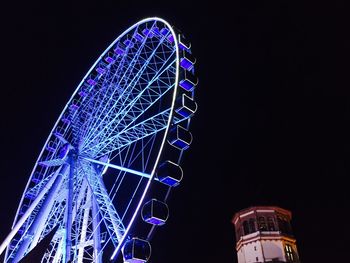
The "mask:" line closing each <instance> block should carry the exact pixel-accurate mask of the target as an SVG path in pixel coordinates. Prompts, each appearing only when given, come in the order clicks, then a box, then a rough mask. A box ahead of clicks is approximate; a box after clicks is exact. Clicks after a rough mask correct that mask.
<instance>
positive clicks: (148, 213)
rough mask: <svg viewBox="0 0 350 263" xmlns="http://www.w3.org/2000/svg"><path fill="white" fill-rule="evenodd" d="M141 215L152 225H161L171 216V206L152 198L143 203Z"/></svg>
mask: <svg viewBox="0 0 350 263" xmlns="http://www.w3.org/2000/svg"><path fill="white" fill-rule="evenodd" d="M141 215H142V219H143V221H145V222H147V223H149V224H151V225H157V226H161V225H164V224H165V222H166V221H167V219H168V217H169V208H168V205H167V204H166V203H164V202H161V201H158V200H157V199H151V200H150V201H148V202H146V203H145V204H144V205H143V207H142V213H141Z"/></svg>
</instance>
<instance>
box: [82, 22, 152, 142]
mask: <svg viewBox="0 0 350 263" xmlns="http://www.w3.org/2000/svg"><path fill="white" fill-rule="evenodd" d="M137 29H138V27H137V28H136V29H135V31H137ZM145 43H146V39H144V41H143V42H142V43H141V46H140V48H139V50H141V48H142V47H143V46H144V45H145ZM139 50H138V51H139ZM128 51H129V47H128V48H127V50H126V53H125V54H124V56H123V58H122V61H121V63H119V64H118V66H117V68H116V70H115V72H114V73H112V74H110V73H111V72H112V69H111V70H109V71H108V74H110V75H112V79H111V81H104V82H103V83H102V85H101V86H102V87H101V89H100V90H103V89H104V87H105V86H107V88H108V89H109V88H112V89H111V90H112V92H111V93H110V94H109V93H108V92H104V98H107V103H102V102H103V101H104V100H102V101H101V103H99V105H98V107H95V109H96V110H95V111H94V113H93V114H92V116H94V118H90V123H89V124H90V126H88V127H90V129H86V131H91V129H94V127H95V126H96V124H98V122H97V120H99V119H101V116H102V114H103V112H104V111H105V110H106V109H107V105H109V103H110V101H111V100H112V99H113V97H114V94H115V93H116V92H118V93H120V89H118V88H115V83H116V82H118V80H115V78H118V77H119V73H122V72H123V71H122V69H123V68H124V65H125V64H128V66H127V69H126V70H125V71H124V74H123V76H125V74H126V73H127V72H128V71H129V70H131V69H132V67H131V66H132V64H133V63H134V60H135V59H136V58H138V57H139V56H140V54H141V53H140V52H138V53H136V56H133V57H131V59H130V60H127V59H128V58H130V54H129V52H128ZM111 68H113V65H112V66H111ZM105 80H107V77H106V78H105ZM106 82H107V85H104V84H106ZM119 82H120V81H119ZM119 86H120V84H119V85H117V87H119ZM123 93H124V92H123ZM119 99H120V97H118V100H119ZM97 102H99V101H97ZM102 106H103V107H102ZM101 107H102V108H103V110H101ZM98 113H100V114H99V116H98ZM87 136H88V135H87Z"/></svg>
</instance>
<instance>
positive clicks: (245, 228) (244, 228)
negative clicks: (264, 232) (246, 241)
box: [243, 220, 249, 235]
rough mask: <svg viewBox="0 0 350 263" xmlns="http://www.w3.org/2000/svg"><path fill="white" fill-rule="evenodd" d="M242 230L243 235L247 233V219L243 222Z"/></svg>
mask: <svg viewBox="0 0 350 263" xmlns="http://www.w3.org/2000/svg"><path fill="white" fill-rule="evenodd" d="M243 232H244V235H248V234H249V224H248V221H247V220H246V221H244V222H243Z"/></svg>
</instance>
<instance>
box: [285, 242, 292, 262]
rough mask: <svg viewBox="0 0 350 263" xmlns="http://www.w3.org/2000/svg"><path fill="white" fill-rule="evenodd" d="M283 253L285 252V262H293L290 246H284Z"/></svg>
mask: <svg viewBox="0 0 350 263" xmlns="http://www.w3.org/2000/svg"><path fill="white" fill-rule="evenodd" d="M285 251H286V258H287V262H294V256H293V249H292V247H291V246H290V245H286V247H285Z"/></svg>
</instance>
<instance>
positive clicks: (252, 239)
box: [232, 206, 300, 263]
mask: <svg viewBox="0 0 350 263" xmlns="http://www.w3.org/2000/svg"><path fill="white" fill-rule="evenodd" d="M291 219H292V213H291V212H290V211H288V210H286V209H282V208H280V207H276V206H254V207H250V208H247V209H244V210H241V211H239V212H238V213H236V214H235V215H234V217H233V219H232V223H233V224H234V226H235V230H236V250H237V257H238V263H256V262H294V263H300V261H299V255H298V251H297V246H296V240H295V238H294V236H293V233H292V228H291V224H290V221H291Z"/></svg>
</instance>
